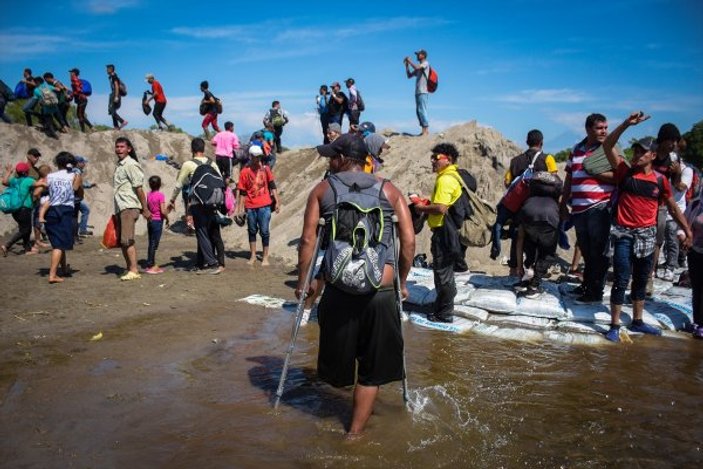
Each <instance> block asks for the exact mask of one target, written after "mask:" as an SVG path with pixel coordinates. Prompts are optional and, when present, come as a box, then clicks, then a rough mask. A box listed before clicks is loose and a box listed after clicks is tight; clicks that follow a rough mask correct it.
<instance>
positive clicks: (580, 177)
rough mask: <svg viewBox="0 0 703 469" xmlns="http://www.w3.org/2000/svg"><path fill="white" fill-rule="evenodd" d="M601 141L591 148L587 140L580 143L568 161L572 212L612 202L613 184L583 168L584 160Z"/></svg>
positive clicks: (572, 151)
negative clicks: (601, 179)
mask: <svg viewBox="0 0 703 469" xmlns="http://www.w3.org/2000/svg"><path fill="white" fill-rule="evenodd" d="M599 146H600V143H598V144H597V145H594V146H592V147H590V148H588V147H586V142H585V141H584V142H581V143H578V144H577V145H576V146H575V147H574V148H573V150H571V154H570V155H569V161H567V163H566V174H570V175H571V208H572V213H574V214H577V213H583V212H585V211H586V210H588V209H589V208H592V207H595V206H596V205H600V204H603V203H609V202H610V194H611V193H612V192H613V190H614V189H615V186H613V185H612V184H607V183H604V182H601V181H599V180H598V179H596V178H595V177H593V176H591V175H590V174H588V173H587V172H586V170H585V169H583V160H585V159H586V158H588V157H589V156H591V155H592V154H593V152H594V151H595V150H597V149H598V147H599Z"/></svg>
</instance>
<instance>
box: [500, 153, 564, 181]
mask: <svg viewBox="0 0 703 469" xmlns="http://www.w3.org/2000/svg"><path fill="white" fill-rule="evenodd" d="M544 164H546V165H547V171H548V172H550V173H556V172H557V171H558V169H557V162H556V160H555V159H554V156H552V155H547V156H545V157H544ZM503 182H504V183H505V186H506V187H507V186H509V185H510V183H511V182H513V175H512V174H510V169H508V171H506V173H505V178H504V180H503Z"/></svg>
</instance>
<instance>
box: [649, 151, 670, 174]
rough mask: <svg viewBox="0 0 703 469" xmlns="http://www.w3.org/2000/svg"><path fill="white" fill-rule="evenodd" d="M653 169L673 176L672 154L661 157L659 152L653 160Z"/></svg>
mask: <svg viewBox="0 0 703 469" xmlns="http://www.w3.org/2000/svg"><path fill="white" fill-rule="evenodd" d="M652 169H653V170H654V171H656V172H658V173H659V174H663V175H664V176H666V177H671V155H666V156H665V157H664V158H659V154H657V156H656V157H655V158H654V159H653V160H652Z"/></svg>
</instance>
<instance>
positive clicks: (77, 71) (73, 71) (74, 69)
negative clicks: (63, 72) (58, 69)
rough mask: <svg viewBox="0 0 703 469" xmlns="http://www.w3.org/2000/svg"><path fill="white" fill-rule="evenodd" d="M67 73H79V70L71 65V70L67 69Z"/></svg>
mask: <svg viewBox="0 0 703 469" xmlns="http://www.w3.org/2000/svg"><path fill="white" fill-rule="evenodd" d="M68 73H75V74H76V75H80V74H81V71H80V70H78V69H77V68H76V67H73V68H72V69H71V70H69V71H68Z"/></svg>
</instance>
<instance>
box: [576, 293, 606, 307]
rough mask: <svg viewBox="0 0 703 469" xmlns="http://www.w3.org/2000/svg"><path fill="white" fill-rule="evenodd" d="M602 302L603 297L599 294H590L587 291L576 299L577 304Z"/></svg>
mask: <svg viewBox="0 0 703 469" xmlns="http://www.w3.org/2000/svg"><path fill="white" fill-rule="evenodd" d="M602 302H603V298H602V297H601V298H599V297H597V296H593V295H588V294H585V293H584V294H583V295H581V296H579V297H578V298H576V299H575V300H574V303H576V304H577V305H595V304H598V303H602Z"/></svg>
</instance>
